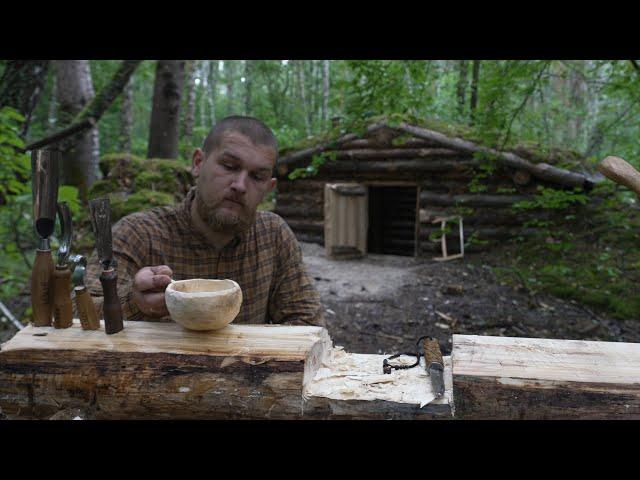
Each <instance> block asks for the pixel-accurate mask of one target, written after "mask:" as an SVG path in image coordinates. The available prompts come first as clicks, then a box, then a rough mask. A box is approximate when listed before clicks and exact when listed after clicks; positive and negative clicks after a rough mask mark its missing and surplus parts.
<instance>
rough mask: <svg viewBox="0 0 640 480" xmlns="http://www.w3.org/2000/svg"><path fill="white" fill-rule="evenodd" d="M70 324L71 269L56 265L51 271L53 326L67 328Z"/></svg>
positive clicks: (71, 313) (71, 316) (71, 319)
mask: <svg viewBox="0 0 640 480" xmlns="http://www.w3.org/2000/svg"><path fill="white" fill-rule="evenodd" d="M72 324H73V307H72V305H71V270H69V268H68V267H67V266H64V267H60V266H58V265H56V268H55V270H54V271H53V327H54V328H69V327H70V326H71V325H72Z"/></svg>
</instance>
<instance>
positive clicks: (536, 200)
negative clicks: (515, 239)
mask: <svg viewBox="0 0 640 480" xmlns="http://www.w3.org/2000/svg"><path fill="white" fill-rule="evenodd" d="M588 201H589V197H588V195H587V194H586V193H584V191H582V190H580V189H578V188H576V189H573V190H559V189H555V188H549V187H543V186H541V185H540V186H538V195H536V196H535V197H533V199H532V200H523V201H521V202H517V203H515V204H514V205H513V209H514V210H516V211H519V210H536V209H545V210H566V209H568V208H570V207H574V206H576V205H578V204H579V205H584V204H586V203H587V202H588Z"/></svg>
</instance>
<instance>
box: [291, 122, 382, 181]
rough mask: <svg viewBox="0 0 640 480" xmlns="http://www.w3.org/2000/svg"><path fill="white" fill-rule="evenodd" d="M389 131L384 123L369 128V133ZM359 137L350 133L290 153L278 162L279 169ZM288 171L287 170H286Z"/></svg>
mask: <svg viewBox="0 0 640 480" xmlns="http://www.w3.org/2000/svg"><path fill="white" fill-rule="evenodd" d="M381 129H388V127H387V126H386V125H385V124H384V123H375V124H372V125H370V126H369V127H367V133H370V134H371V133H375V132H376V131H377V130H381ZM358 137H359V136H358V135H357V134H355V133H348V134H346V135H342V136H341V137H338V138H337V139H335V140H330V141H328V142H323V143H321V144H320V145H316V146H314V147H310V148H306V149H304V150H299V151H296V152H292V153H288V154H286V155H284V156H282V157H280V159H279V160H278V167H280V166H282V167H287V166H289V165H292V164H294V163H296V162H297V161H300V160H304V159H307V158H311V157H313V156H314V155H317V154H319V153H322V152H324V151H325V150H328V149H330V148H335V147H336V146H338V145H341V144H342V143H345V142H349V141H351V140H355V139H357V138H358ZM285 170H286V169H285Z"/></svg>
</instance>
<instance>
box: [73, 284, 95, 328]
mask: <svg viewBox="0 0 640 480" xmlns="http://www.w3.org/2000/svg"><path fill="white" fill-rule="evenodd" d="M74 291H75V292H76V308H77V309H78V317H80V325H82V329H83V330H99V329H100V319H99V318H98V312H97V311H96V306H95V305H94V304H93V300H91V295H89V292H88V291H87V287H85V286H84V285H80V286H77V287H76V288H75V289H74Z"/></svg>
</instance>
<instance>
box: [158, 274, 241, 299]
mask: <svg viewBox="0 0 640 480" xmlns="http://www.w3.org/2000/svg"><path fill="white" fill-rule="evenodd" d="M194 280H200V281H206V282H230V283H231V285H230V286H229V288H225V289H223V290H218V291H216V292H181V291H180V290H176V289H175V285H176V284H178V283H186V282H192V281H194ZM237 290H240V285H238V283H237V282H236V281H235V280H231V279H230V278H188V279H186V280H176V281H174V282H171V283H170V284H169V285H167V288H166V290H165V295H166V294H167V293H168V292H171V293H172V294H173V295H177V296H179V297H183V296H185V295H189V298H212V297H220V296H222V295H225V294H229V293H230V292H234V291H237Z"/></svg>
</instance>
